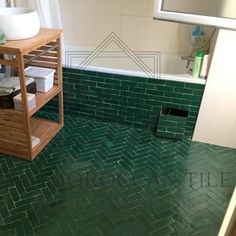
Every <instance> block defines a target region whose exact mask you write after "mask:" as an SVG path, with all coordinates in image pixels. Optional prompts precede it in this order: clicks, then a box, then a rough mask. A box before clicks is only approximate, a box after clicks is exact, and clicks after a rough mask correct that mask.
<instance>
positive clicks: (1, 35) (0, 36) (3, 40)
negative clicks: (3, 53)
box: [0, 29, 6, 44]
mask: <svg viewBox="0 0 236 236" xmlns="http://www.w3.org/2000/svg"><path fill="white" fill-rule="evenodd" d="M5 43H6V36H5V34H4V33H3V31H2V30H1V29H0V44H5Z"/></svg>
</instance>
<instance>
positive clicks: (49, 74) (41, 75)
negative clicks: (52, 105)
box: [25, 66, 56, 93]
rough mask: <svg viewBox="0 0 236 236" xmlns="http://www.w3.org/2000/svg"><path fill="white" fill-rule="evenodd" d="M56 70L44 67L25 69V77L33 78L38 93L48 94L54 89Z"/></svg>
mask: <svg viewBox="0 0 236 236" xmlns="http://www.w3.org/2000/svg"><path fill="white" fill-rule="evenodd" d="M55 72H56V70H54V69H48V68H43V67H36V66H29V67H27V68H26V69H25V75H26V76H28V77H33V78H34V79H35V83H36V86H37V91H39V92H43V93H47V92H48V91H49V90H50V89H52V88H53V81H54V74H55Z"/></svg>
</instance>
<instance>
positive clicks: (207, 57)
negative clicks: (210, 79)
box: [200, 54, 211, 79]
mask: <svg viewBox="0 0 236 236" xmlns="http://www.w3.org/2000/svg"><path fill="white" fill-rule="evenodd" d="M210 62H211V55H210V54H207V55H205V56H204V58H203V62H202V69H201V73H200V78H202V79H206V78H207V76H208V72H209V69H210Z"/></svg>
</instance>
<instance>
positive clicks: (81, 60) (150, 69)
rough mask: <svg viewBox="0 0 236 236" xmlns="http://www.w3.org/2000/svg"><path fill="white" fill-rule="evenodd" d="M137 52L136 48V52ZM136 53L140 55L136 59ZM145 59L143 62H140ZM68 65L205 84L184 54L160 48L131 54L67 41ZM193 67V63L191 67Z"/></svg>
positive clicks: (65, 56) (66, 59) (66, 65)
mask: <svg viewBox="0 0 236 236" xmlns="http://www.w3.org/2000/svg"><path fill="white" fill-rule="evenodd" d="M132 53H133V52H132ZM134 57H136V58H138V59H136V60H134V59H133V58H134ZM137 60H139V61H138V62H137ZM140 62H141V63H140ZM63 63H64V66H65V67H71V68H77V69H85V70H88V71H97V72H103V73H112V74H120V75H128V76H138V77H144V78H145V77H146V78H155V79H161V80H171V81H178V82H185V83H195V84H205V83H206V80H204V79H200V78H199V79H196V78H194V77H193V76H192V75H191V74H189V73H187V72H188V70H189V69H188V68H186V65H187V62H186V61H184V60H182V59H181V56H180V55H173V54H163V53H159V52H143V51H142V52H134V54H131V55H127V53H126V52H123V51H121V50H118V49H117V50H112V51H111V50H107V51H102V52H95V51H94V50H93V49H89V48H81V47H78V46H73V45H66V46H65V52H64V55H63ZM192 67H193V63H190V65H189V68H192Z"/></svg>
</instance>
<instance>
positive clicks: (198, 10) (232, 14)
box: [154, 0, 236, 30]
mask: <svg viewBox="0 0 236 236" xmlns="http://www.w3.org/2000/svg"><path fill="white" fill-rule="evenodd" d="M154 18H156V19H163V20H169V21H176V22H186V23H192V24H202V25H210V26H215V27H218V28H226V29H233V30H236V4H235V0H156V2H155V10H154Z"/></svg>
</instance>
